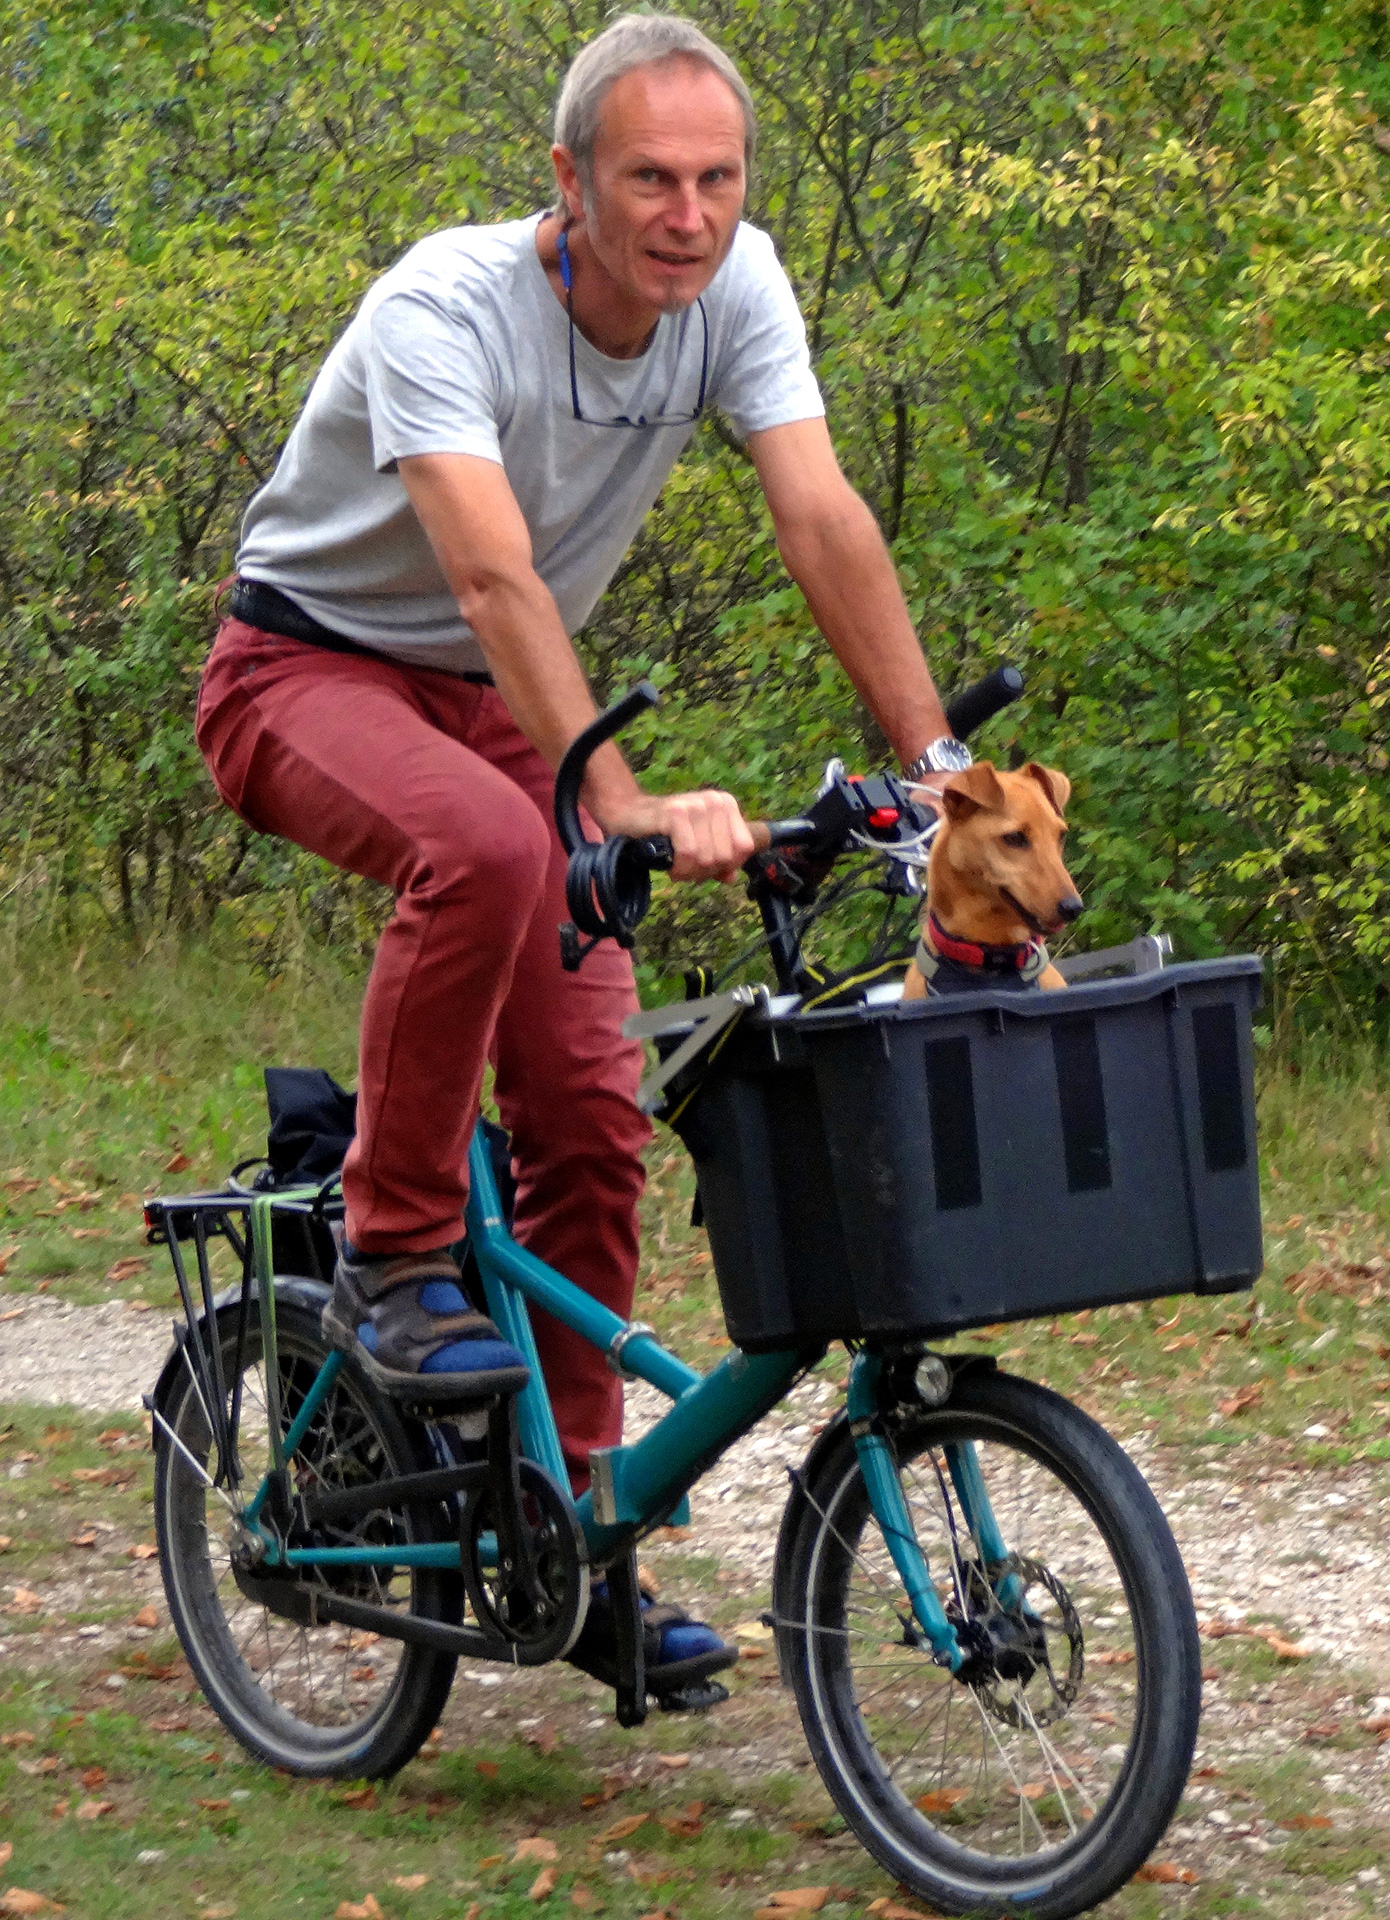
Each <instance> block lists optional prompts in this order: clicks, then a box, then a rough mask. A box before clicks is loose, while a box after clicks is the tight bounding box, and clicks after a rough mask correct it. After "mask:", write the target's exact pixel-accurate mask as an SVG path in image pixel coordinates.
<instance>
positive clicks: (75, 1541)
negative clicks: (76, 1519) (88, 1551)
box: [68, 1527, 97, 1547]
mask: <svg viewBox="0 0 1390 1920" xmlns="http://www.w3.org/2000/svg"><path fill="white" fill-rule="evenodd" d="M96 1543H97V1534H96V1528H95V1527H84V1528H83V1529H82V1531H81V1533H74V1534H70V1535H69V1536H68V1545H69V1546H70V1547H94V1546H95V1545H96Z"/></svg>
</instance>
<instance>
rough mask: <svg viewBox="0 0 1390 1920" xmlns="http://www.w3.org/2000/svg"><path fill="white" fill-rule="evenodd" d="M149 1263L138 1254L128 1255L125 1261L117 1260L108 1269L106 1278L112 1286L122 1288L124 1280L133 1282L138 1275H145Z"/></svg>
mask: <svg viewBox="0 0 1390 1920" xmlns="http://www.w3.org/2000/svg"><path fill="white" fill-rule="evenodd" d="M149 1264H150V1263H149V1261H148V1260H147V1259H145V1258H144V1257H143V1255H141V1254H138V1253H128V1254H127V1255H126V1257H125V1258H124V1259H123V1260H117V1261H116V1262H115V1263H114V1264H113V1265H112V1266H109V1267H108V1268H107V1269H106V1278H107V1280H108V1281H109V1282H110V1283H111V1284H112V1286H117V1287H118V1286H120V1284H121V1282H122V1281H124V1280H133V1279H134V1278H135V1276H136V1274H137V1273H143V1272H144V1271H145V1269H146V1268H147V1267H148V1266H149Z"/></svg>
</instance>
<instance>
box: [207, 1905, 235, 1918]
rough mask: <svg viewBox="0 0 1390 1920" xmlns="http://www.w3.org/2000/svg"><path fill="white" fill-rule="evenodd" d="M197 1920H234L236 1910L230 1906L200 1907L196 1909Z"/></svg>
mask: <svg viewBox="0 0 1390 1920" xmlns="http://www.w3.org/2000/svg"><path fill="white" fill-rule="evenodd" d="M198 1920H236V1908H235V1907H231V1906H227V1907H200V1908H199V1909H198Z"/></svg>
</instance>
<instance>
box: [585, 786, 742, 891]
mask: <svg viewBox="0 0 1390 1920" xmlns="http://www.w3.org/2000/svg"><path fill="white" fill-rule="evenodd" d="M589 804H590V808H591V811H592V812H593V813H594V816H595V818H596V819H597V820H598V822H599V824H600V826H601V827H602V828H603V830H604V832H605V833H607V834H617V833H625V834H628V835H630V836H631V837H632V838H633V839H637V840H645V839H647V838H648V837H649V836H650V835H651V834H654V833H664V834H665V835H666V837H667V838H668V839H669V840H670V842H671V845H672V847H673V848H674V849H675V854H676V858H675V863H674V865H673V866H672V868H671V878H672V879H673V880H724V881H729V880H735V879H737V878H738V872H739V868H740V867H741V866H742V865H743V863H744V861H745V860H747V859H748V858H749V857H750V855H751V854H752V852H753V836H752V834H751V833H750V832H749V831H748V822H747V821H746V820H745V819H744V817H743V815H742V813H741V812H740V811H739V805H738V802H737V800H735V799H734V797H733V795H732V794H731V793H720V792H719V791H718V790H717V789H715V788H713V787H709V788H706V789H704V790H703V791H702V792H700V793H672V794H650V793H637V794H634V795H632V796H630V797H624V798H622V799H620V800H618V801H617V802H616V803H614V804H610V805H607V806H603V805H602V803H600V804H599V805H595V804H594V802H593V801H590V803H589Z"/></svg>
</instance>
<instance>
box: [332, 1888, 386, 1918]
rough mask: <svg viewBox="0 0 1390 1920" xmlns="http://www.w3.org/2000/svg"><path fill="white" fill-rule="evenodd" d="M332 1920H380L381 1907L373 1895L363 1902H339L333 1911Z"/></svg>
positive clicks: (370, 1894)
mask: <svg viewBox="0 0 1390 1920" xmlns="http://www.w3.org/2000/svg"><path fill="white" fill-rule="evenodd" d="M333 1920H382V1914H381V1907H380V1905H379V1904H378V1902H377V1897H376V1895H375V1894H374V1893H369V1894H368V1895H367V1897H366V1899H365V1900H341V1901H339V1903H338V1905H337V1906H336V1907H335V1908H334V1909H333Z"/></svg>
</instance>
